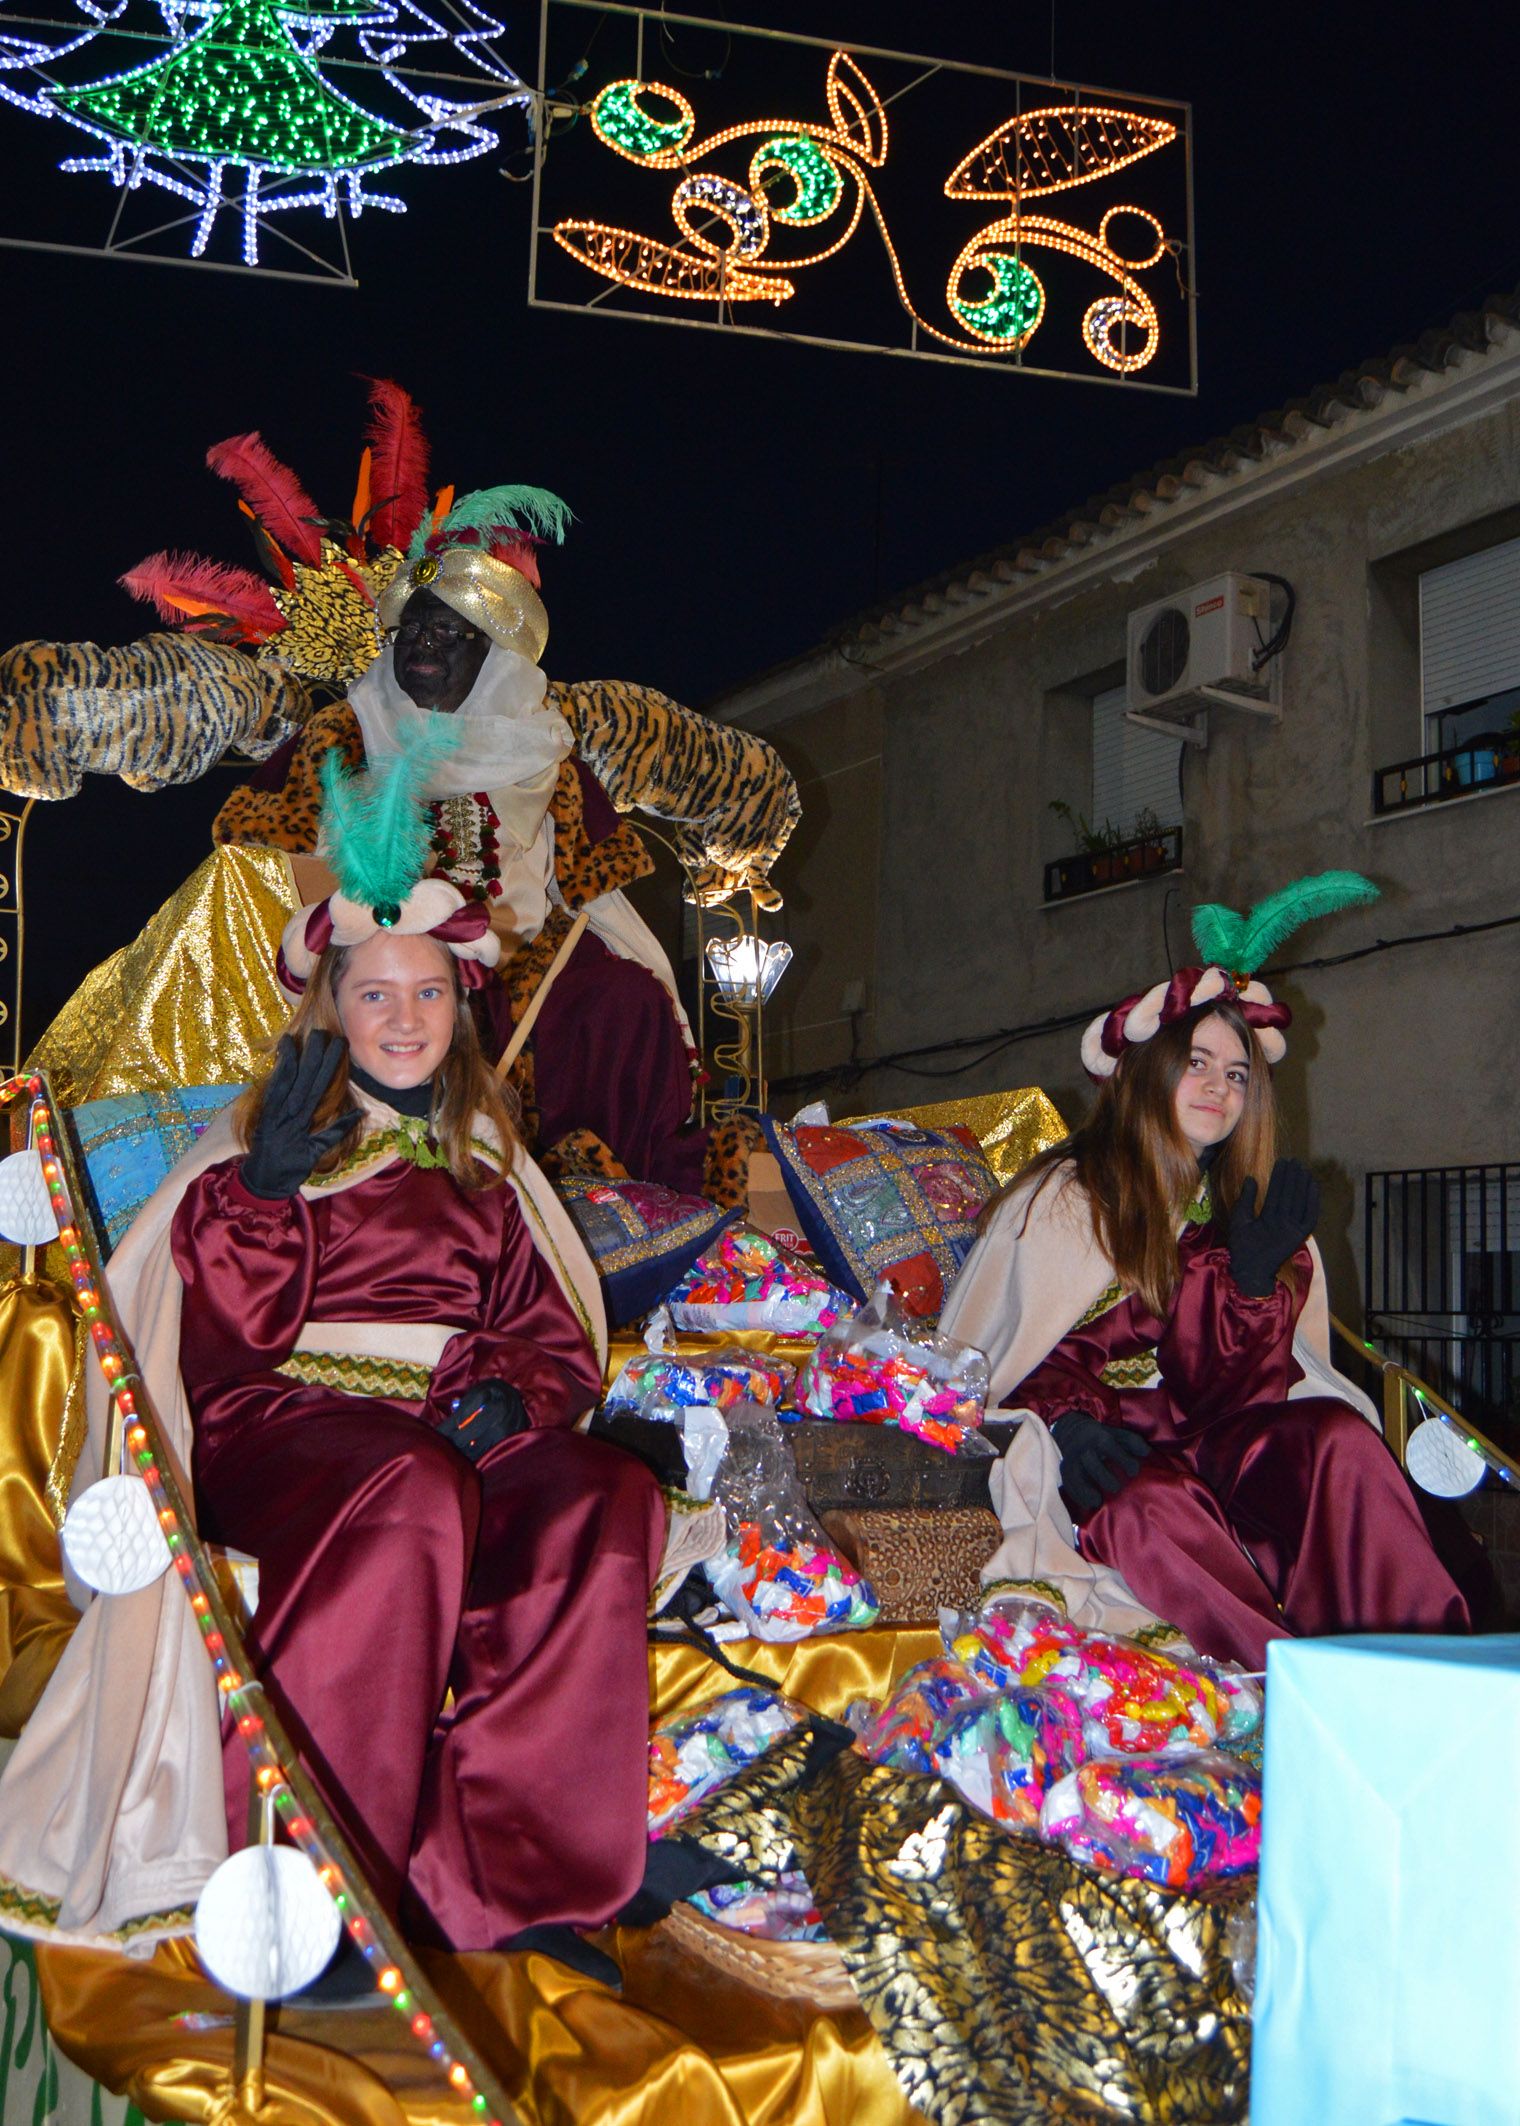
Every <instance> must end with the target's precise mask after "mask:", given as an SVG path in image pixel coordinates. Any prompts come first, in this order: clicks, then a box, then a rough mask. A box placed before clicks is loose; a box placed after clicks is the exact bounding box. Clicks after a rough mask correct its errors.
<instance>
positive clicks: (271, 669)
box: [0, 634, 311, 798]
mask: <svg viewBox="0 0 1520 2126" xmlns="http://www.w3.org/2000/svg"><path fill="white" fill-rule="evenodd" d="M310 706H311V697H310V695H309V693H308V691H307V688H306V685H305V682H304V681H302V680H300V679H298V678H296V676H295V674H294V673H292V672H287V671H284V670H282V669H281V668H280V667H279V666H277V665H270V664H260V663H258V662H256V661H255V660H254V659H253V658H252V657H249V656H248V655H246V654H245V653H244V652H243V651H242V650H238V649H233V648H231V647H230V646H229V645H228V644H226V643H222V642H207V641H205V640H204V639H203V638H202V637H200V636H198V635H170V634H153V635H144V636H143V637H142V639H141V640H140V641H138V642H129V643H128V644H127V645H126V647H125V648H124V649H105V650H103V649H99V648H97V647H96V645H95V644H94V643H93V642H20V643H18V644H17V645H16V647H15V648H14V649H11V650H7V651H6V652H5V653H4V654H3V655H0V786H3V787H4V788H5V789H7V790H13V791H14V792H15V793H16V795H17V796H18V797H41V798H62V797H74V796H76V795H77V794H78V791H79V786H80V781H81V779H82V777H83V776H84V775H85V774H86V773H89V774H94V775H119V776H120V777H121V779H122V781H123V782H124V783H126V784H127V786H128V788H129V789H133V790H163V789H166V788H167V787H168V786H169V785H170V784H171V783H187V782H194V781H195V780H196V778H197V776H200V775H204V774H205V773H206V771H207V769H208V768H211V767H214V766H215V765H216V763H217V761H219V760H220V759H221V757H222V755H223V754H224V753H226V752H229V751H235V752H238V753H242V754H244V755H245V756H246V757H247V758H248V759H249V760H264V759H266V758H267V757H268V755H269V754H271V753H273V752H274V750H275V749H276V747H277V746H281V745H283V744H284V743H285V741H286V740H287V739H288V738H290V737H291V736H292V734H293V733H294V732H296V731H297V730H299V729H300V727H301V724H302V722H303V720H304V719H305V717H306V715H307V714H308V712H309V710H310Z"/></svg>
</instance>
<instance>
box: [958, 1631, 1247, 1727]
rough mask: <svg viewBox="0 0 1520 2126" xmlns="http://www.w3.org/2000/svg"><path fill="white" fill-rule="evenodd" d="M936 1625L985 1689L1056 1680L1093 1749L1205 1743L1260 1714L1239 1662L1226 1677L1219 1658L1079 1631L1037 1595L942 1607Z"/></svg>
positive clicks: (998, 1688)
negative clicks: (969, 1612)
mask: <svg viewBox="0 0 1520 2126" xmlns="http://www.w3.org/2000/svg"><path fill="white" fill-rule="evenodd" d="M942 1633H943V1637H944V1643H945V1650H946V1652H947V1653H950V1654H951V1655H953V1656H954V1658H955V1659H957V1660H959V1661H962V1662H964V1663H965V1664H966V1666H967V1667H968V1668H969V1669H970V1670H971V1671H972V1673H973V1674H974V1675H975V1676H977V1677H978V1678H979V1679H980V1680H981V1682H982V1684H983V1685H984V1687H986V1688H988V1689H991V1690H1007V1689H1010V1688H1012V1687H1014V1686H1016V1685H1020V1684H1024V1685H1030V1684H1041V1683H1047V1682H1050V1683H1057V1684H1059V1685H1060V1686H1061V1688H1062V1689H1063V1690H1065V1691H1067V1692H1068V1693H1069V1694H1070V1695H1071V1696H1072V1697H1073V1698H1074V1699H1075V1700H1076V1702H1077V1703H1078V1704H1079V1705H1080V1706H1081V1708H1082V1714H1083V1719H1084V1722H1085V1727H1086V1734H1087V1745H1088V1748H1089V1750H1091V1751H1095V1752H1100V1751H1113V1750H1118V1751H1121V1752H1123V1753H1124V1754H1126V1755H1133V1754H1138V1753H1149V1752H1162V1751H1167V1750H1173V1751H1176V1750H1196V1749H1208V1748H1211V1747H1212V1746H1213V1745H1214V1744H1215V1743H1216V1742H1219V1741H1223V1740H1230V1741H1235V1740H1238V1739H1240V1738H1241V1737H1242V1736H1244V1735H1246V1734H1248V1733H1249V1732H1250V1731H1251V1728H1252V1727H1253V1726H1254V1725H1255V1724H1256V1723H1257V1722H1258V1721H1259V1720H1260V1717H1261V1697H1260V1693H1259V1692H1257V1691H1256V1690H1255V1689H1254V1687H1253V1686H1252V1684H1251V1682H1250V1679H1249V1678H1247V1677H1245V1676H1244V1675H1242V1674H1241V1673H1240V1672H1239V1671H1238V1670H1232V1671H1229V1673H1228V1683H1226V1675H1225V1671H1224V1668H1223V1666H1222V1664H1215V1663H1209V1662H1204V1661H1200V1660H1198V1659H1197V1658H1196V1657H1194V1658H1193V1659H1190V1660H1184V1659H1182V1658H1181V1657H1180V1656H1178V1655H1173V1654H1163V1653H1158V1652H1156V1651H1154V1650H1153V1649H1151V1648H1149V1647H1145V1646H1141V1645H1140V1644H1139V1643H1138V1642H1137V1641H1135V1640H1133V1639H1122V1638H1108V1637H1104V1636H1102V1635H1101V1634H1099V1633H1095V1632H1086V1631H1083V1630H1081V1629H1080V1628H1079V1627H1078V1626H1077V1625H1074V1624H1072V1623H1069V1622H1068V1621H1067V1619H1066V1618H1065V1617H1062V1616H1060V1615H1058V1614H1057V1613H1056V1612H1055V1611H1054V1610H1051V1609H1049V1608H1046V1607H1044V1606H1043V1605H1041V1604H1039V1603H1035V1602H1017V1603H1012V1604H1009V1605H1007V1606H1006V1607H994V1608H990V1609H987V1610H984V1611H983V1612H982V1613H981V1614H980V1615H979V1616H975V1617H969V1616H965V1615H961V1616H954V1615H951V1614H949V1613H946V1615H945V1616H944V1618H943V1619H942Z"/></svg>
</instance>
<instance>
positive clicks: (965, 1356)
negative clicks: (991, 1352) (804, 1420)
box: [796, 1283, 996, 1455]
mask: <svg viewBox="0 0 1520 2126" xmlns="http://www.w3.org/2000/svg"><path fill="white" fill-rule="evenodd" d="M988 1380H989V1374H988V1369H987V1360H986V1357H985V1356H984V1354H983V1353H982V1352H980V1351H978V1350H976V1349H975V1348H974V1346H973V1345H971V1344H961V1343H956V1342H955V1341H954V1340H953V1339H952V1338H950V1337H948V1336H937V1335H935V1334H934V1333H933V1332H932V1331H927V1330H921V1329H919V1328H917V1326H916V1325H915V1326H914V1328H912V1329H911V1330H910V1328H909V1325H908V1321H907V1317H906V1316H905V1315H904V1313H903V1311H902V1309H901V1307H900V1306H899V1305H898V1304H897V1301H896V1299H895V1298H894V1297H893V1295H892V1287H891V1286H890V1285H889V1284H886V1283H882V1284H879V1285H878V1286H877V1287H876V1290H875V1292H874V1293H873V1294H872V1296H871V1298H870V1299H869V1300H868V1301H867V1302H866V1304H865V1305H864V1306H863V1307H861V1308H860V1309H859V1310H858V1311H857V1312H856V1313H854V1314H852V1315H851V1316H850V1317H849V1319H848V1320H845V1321H839V1322H836V1323H835V1324H834V1326H833V1328H831V1329H829V1330H828V1331H827V1332H826V1333H825V1334H824V1336H823V1337H822V1338H821V1339H820V1341H819V1344H818V1348H817V1350H816V1351H815V1352H814V1353H813V1355H812V1357H811V1358H810V1359H809V1360H808V1361H807V1364H806V1365H805V1366H804V1367H803V1368H802V1371H801V1373H800V1374H799V1375H798V1376H797V1388H796V1402H797V1406H798V1408H799V1410H806V1411H808V1412H809V1413H810V1415H812V1416H813V1417H829V1418H834V1419H836V1420H837V1421H838V1422H840V1423H843V1424H866V1425H897V1426H899V1427H900V1428H901V1429H902V1431H904V1432H911V1433H913V1434H914V1435H915V1437H917V1438H918V1439H923V1440H928V1441H929V1442H930V1443H931V1445H933V1446H936V1447H943V1448H944V1449H945V1450H946V1452H947V1453H950V1454H983V1455H991V1454H993V1453H995V1451H996V1450H995V1449H994V1448H993V1446H992V1445H991V1443H990V1442H989V1441H987V1440H985V1439H983V1437H982V1435H981V1431H980V1429H979V1428H980V1426H981V1422H982V1419H983V1417H984V1415H985V1414H986V1409H987V1387H988Z"/></svg>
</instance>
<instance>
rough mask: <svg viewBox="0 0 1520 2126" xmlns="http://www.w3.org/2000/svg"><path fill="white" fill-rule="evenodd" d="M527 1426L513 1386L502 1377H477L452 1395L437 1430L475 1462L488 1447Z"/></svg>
mask: <svg viewBox="0 0 1520 2126" xmlns="http://www.w3.org/2000/svg"><path fill="white" fill-rule="evenodd" d="M527 1429H528V1413H527V1411H526V1410H525V1409H524V1408H523V1399H522V1397H521V1396H520V1395H519V1394H518V1392H517V1390H516V1389H515V1388H513V1387H510V1386H509V1385H508V1383H507V1382H506V1381H504V1380H477V1381H475V1382H474V1383H473V1385H472V1386H470V1387H468V1388H466V1389H465V1390H464V1391H463V1393H462V1394H460V1395H456V1396H455V1397H454V1400H453V1401H452V1402H451V1403H450V1404H449V1407H448V1409H447V1411H446V1412H445V1413H444V1420H443V1423H442V1425H441V1426H440V1427H439V1430H440V1431H441V1432H442V1434H443V1436H444V1438H445V1439H449V1440H452V1441H453V1442H454V1445H455V1446H456V1447H457V1448H458V1449H459V1451H460V1453H461V1454H467V1455H468V1456H469V1458H470V1460H471V1461H472V1462H478V1461H479V1460H480V1458H481V1456H482V1455H483V1454H484V1453H485V1451H486V1449H487V1448H488V1447H495V1446H497V1445H499V1443H500V1442H501V1441H502V1440H504V1439H511V1438H513V1437H514V1436H515V1434H517V1433H519V1432H526V1431H527Z"/></svg>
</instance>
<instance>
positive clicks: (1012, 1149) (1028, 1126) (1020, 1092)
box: [872, 1085, 1068, 1181]
mask: <svg viewBox="0 0 1520 2126" xmlns="http://www.w3.org/2000/svg"><path fill="white" fill-rule="evenodd" d="M872 1112H873V1113H875V1114H880V1113H881V1112H882V1110H881V1109H880V1108H875V1109H873V1110H872ZM891 1112H892V1113H893V1114H894V1115H900V1116H901V1117H902V1119H903V1120H904V1121H905V1122H916V1123H917V1124H918V1126H919V1128H920V1129H956V1128H960V1129H969V1130H970V1131H971V1133H972V1135H973V1136H974V1137H975V1138H976V1139H977V1141H978V1143H979V1144H980V1145H981V1147H982V1150H983V1151H984V1152H985V1153H986V1155H987V1164H988V1165H989V1166H990V1167H991V1168H992V1171H993V1173H994V1174H995V1175H996V1177H997V1179H998V1180H999V1181H1011V1180H1012V1179H1013V1177H1014V1175H1015V1174H1017V1173H1021V1172H1022V1171H1023V1169H1024V1168H1025V1167H1026V1166H1027V1165H1028V1164H1029V1162H1030V1160H1031V1159H1033V1158H1034V1157H1035V1155H1036V1154H1037V1153H1039V1152H1043V1151H1045V1150H1046V1149H1047V1148H1048V1147H1049V1146H1050V1145H1052V1144H1059V1143H1060V1142H1061V1139H1062V1138H1063V1137H1065V1136H1066V1135H1067V1134H1068V1131H1067V1128H1066V1124H1065V1123H1064V1122H1063V1121H1062V1119H1061V1117H1060V1114H1059V1113H1058V1112H1057V1110H1056V1108H1055V1106H1054V1105H1053V1103H1052V1102H1051V1101H1049V1100H1047V1099H1046V1097H1045V1095H1044V1093H1042V1092H1041V1091H1040V1089H1039V1087H1038V1086H1036V1085H1023V1086H1020V1087H1019V1088H1018V1089H1017V1090H1016V1091H1014V1092H1008V1093H977V1094H975V1095H974V1096H973V1097H972V1098H971V1099H969V1100H936V1101H934V1102H932V1103H931V1104H930V1105H929V1106H928V1107H894V1108H893V1109H892V1110H891Z"/></svg>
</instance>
